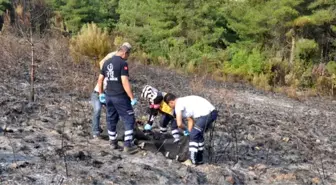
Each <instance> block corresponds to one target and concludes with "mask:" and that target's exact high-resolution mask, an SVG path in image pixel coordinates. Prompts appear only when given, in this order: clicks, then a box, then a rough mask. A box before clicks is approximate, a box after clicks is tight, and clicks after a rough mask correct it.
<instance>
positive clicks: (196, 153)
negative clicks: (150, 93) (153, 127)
mask: <svg viewBox="0 0 336 185" xmlns="http://www.w3.org/2000/svg"><path fill="white" fill-rule="evenodd" d="M164 101H165V102H166V103H167V104H168V105H169V106H170V107H171V108H173V109H175V114H176V122H177V126H178V127H179V128H181V129H183V130H185V132H190V138H189V152H190V154H189V159H188V160H187V161H185V164H186V165H199V164H203V151H204V133H205V132H206V131H207V130H208V129H209V128H211V126H212V124H213V122H214V121H215V120H216V119H217V115H218V112H217V110H216V109H215V107H214V106H213V105H212V104H211V103H210V102H209V101H208V100H206V99H204V98H202V97H200V96H194V95H192V96H185V97H180V98H177V97H176V96H175V95H173V94H170V93H168V94H167V95H166V96H165V97H164ZM183 118H187V120H188V126H187V127H188V128H185V126H184V125H183V124H182V119H183Z"/></svg>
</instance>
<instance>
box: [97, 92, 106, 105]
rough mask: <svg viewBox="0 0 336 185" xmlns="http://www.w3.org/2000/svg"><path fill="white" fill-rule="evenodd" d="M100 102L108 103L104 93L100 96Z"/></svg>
mask: <svg viewBox="0 0 336 185" xmlns="http://www.w3.org/2000/svg"><path fill="white" fill-rule="evenodd" d="M99 101H100V102H101V103H106V100H105V94H104V93H103V94H100V95H99Z"/></svg>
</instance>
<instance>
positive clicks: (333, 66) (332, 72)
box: [326, 61, 336, 75]
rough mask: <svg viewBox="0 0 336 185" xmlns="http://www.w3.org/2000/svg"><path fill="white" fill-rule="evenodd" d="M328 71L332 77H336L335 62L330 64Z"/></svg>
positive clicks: (327, 67)
mask: <svg viewBox="0 0 336 185" xmlns="http://www.w3.org/2000/svg"><path fill="white" fill-rule="evenodd" d="M326 69H327V71H328V73H329V74H330V75H332V74H335V75H336V62H334V61H331V62H328V64H327V66H326Z"/></svg>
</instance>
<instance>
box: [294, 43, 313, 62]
mask: <svg viewBox="0 0 336 185" xmlns="http://www.w3.org/2000/svg"><path fill="white" fill-rule="evenodd" d="M317 51H318V44H317V43H316V41H315V40H309V39H299V40H298V41H297V43H296V47H295V54H296V57H297V58H298V59H301V60H303V61H305V62H309V60H311V59H313V58H314V57H315V55H316V54H317Z"/></svg>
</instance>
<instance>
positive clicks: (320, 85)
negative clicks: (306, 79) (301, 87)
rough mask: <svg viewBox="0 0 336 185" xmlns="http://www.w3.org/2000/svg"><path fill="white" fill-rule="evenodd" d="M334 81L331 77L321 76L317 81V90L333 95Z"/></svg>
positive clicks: (323, 93)
mask: <svg viewBox="0 0 336 185" xmlns="http://www.w3.org/2000/svg"><path fill="white" fill-rule="evenodd" d="M332 88H333V82H332V80H331V78H328V77H326V76H320V77H319V78H318V79H317V81H316V90H317V91H318V92H319V93H321V94H322V95H331V94H332V93H333V89H332Z"/></svg>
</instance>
